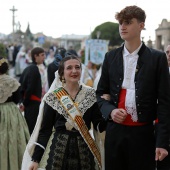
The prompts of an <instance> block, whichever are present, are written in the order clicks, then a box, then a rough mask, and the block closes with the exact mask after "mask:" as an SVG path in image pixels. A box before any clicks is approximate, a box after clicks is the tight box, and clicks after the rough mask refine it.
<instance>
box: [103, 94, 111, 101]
mask: <svg viewBox="0 0 170 170" xmlns="http://www.w3.org/2000/svg"><path fill="white" fill-rule="evenodd" d="M101 98H102V99H105V100H108V101H110V99H111V97H110V94H103V95H102V96H101Z"/></svg>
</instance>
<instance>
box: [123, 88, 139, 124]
mask: <svg viewBox="0 0 170 170" xmlns="http://www.w3.org/2000/svg"><path fill="white" fill-rule="evenodd" d="M125 108H126V111H127V113H128V114H130V115H131V118H132V120H133V122H137V120H138V116H137V110H136V101H135V90H131V89H127V91H126V99H125Z"/></svg>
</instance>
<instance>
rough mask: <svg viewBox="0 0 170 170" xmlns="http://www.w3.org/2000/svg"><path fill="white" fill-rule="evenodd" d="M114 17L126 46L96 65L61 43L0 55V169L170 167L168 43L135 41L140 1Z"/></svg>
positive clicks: (138, 35) (141, 20) (140, 169)
mask: <svg viewBox="0 0 170 170" xmlns="http://www.w3.org/2000/svg"><path fill="white" fill-rule="evenodd" d="M115 18H116V20H117V21H118V23H119V33H120V36H121V38H122V39H123V40H124V43H123V44H122V45H121V46H120V47H118V48H116V49H114V50H111V51H109V52H107V53H106V55H105V58H104V61H103V63H102V66H101V67H100V69H99V70H98V69H97V67H96V65H95V64H94V63H91V61H89V63H88V65H87V66H85V65H84V64H83V63H82V58H81V56H79V55H78V54H77V52H76V51H75V50H73V49H67V50H66V49H65V48H63V47H62V48H56V49H55V50H54V49H53V48H49V53H48V55H46V52H45V50H44V49H43V48H41V47H34V48H33V49H31V50H29V51H28V52H27V53H26V52H25V48H24V46H22V47H20V49H18V52H17V54H15V58H14V59H12V57H11V56H12V54H11V52H10V53H9V54H10V55H11V56H10V57H9V58H8V60H7V59H5V58H4V57H3V56H0V169H3V170H20V169H21V170H38V169H39V170H54V169H58V170H101V169H102V170H156V169H157V170H170V74H169V73H170V69H169V68H170V45H168V46H167V48H166V50H165V52H162V51H158V50H156V49H151V48H148V47H147V46H146V45H145V44H144V42H142V41H141V31H142V30H143V29H144V28H145V19H146V14H145V11H144V10H143V9H141V8H140V7H138V6H127V7H125V8H124V9H122V10H121V11H120V12H117V13H116V15H115ZM11 50H13V51H14V49H13V48H12V47H11ZM26 56H27V57H26ZM25 59H26V60H25ZM14 60H15V62H14ZM26 61H27V62H26ZM24 62H25V64H23V63H24ZM21 63H22V64H21ZM10 64H11V65H13V66H15V75H16V76H17V79H15V78H13V77H11V76H10V75H8V69H9V65H10ZM91 129H93V132H94V134H93V133H90V130H91ZM96 132H97V133H96ZM96 134H100V135H99V136H97V135H96ZM99 138H100V139H99Z"/></svg>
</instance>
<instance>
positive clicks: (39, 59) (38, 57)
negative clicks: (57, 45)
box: [35, 53, 45, 64]
mask: <svg viewBox="0 0 170 170" xmlns="http://www.w3.org/2000/svg"><path fill="white" fill-rule="evenodd" d="M44 59H45V53H40V54H39V55H36V56H35V62H36V63H37V64H42V63H43V62H44Z"/></svg>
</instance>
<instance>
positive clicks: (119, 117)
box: [110, 109, 127, 123]
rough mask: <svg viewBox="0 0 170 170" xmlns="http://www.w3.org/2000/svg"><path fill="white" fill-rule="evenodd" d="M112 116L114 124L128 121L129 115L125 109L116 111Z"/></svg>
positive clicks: (113, 111)
mask: <svg viewBox="0 0 170 170" xmlns="http://www.w3.org/2000/svg"><path fill="white" fill-rule="evenodd" d="M110 116H111V118H112V120H113V121H114V122H116V123H122V122H123V121H124V120H125V119H126V117H127V113H126V111H125V110H124V109H114V110H112V112H111V114H110Z"/></svg>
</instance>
